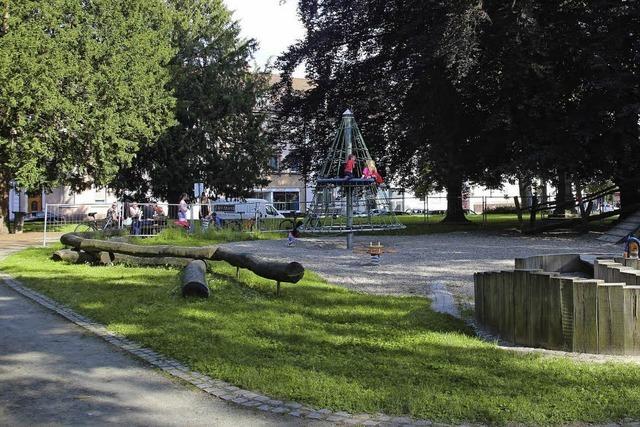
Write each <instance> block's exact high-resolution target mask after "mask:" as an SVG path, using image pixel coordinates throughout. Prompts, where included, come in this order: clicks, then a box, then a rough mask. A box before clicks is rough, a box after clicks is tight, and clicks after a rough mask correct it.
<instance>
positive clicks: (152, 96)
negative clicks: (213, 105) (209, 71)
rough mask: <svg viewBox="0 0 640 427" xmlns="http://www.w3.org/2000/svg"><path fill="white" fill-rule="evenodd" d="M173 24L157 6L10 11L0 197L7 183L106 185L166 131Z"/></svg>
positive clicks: (0, 46)
mask: <svg viewBox="0 0 640 427" xmlns="http://www.w3.org/2000/svg"><path fill="white" fill-rule="evenodd" d="M170 23H171V21H170V10H169V9H168V8H167V6H166V4H165V3H164V2H163V1H161V0H138V1H135V2H131V1H128V0H94V1H84V2H78V1H75V0H47V1H34V0H24V1H21V2H12V5H11V14H10V17H9V21H8V23H7V25H6V28H7V31H4V32H3V33H2V36H0V159H2V163H1V164H0V183H1V184H0V192H1V193H2V194H3V195H6V193H7V191H8V181H9V180H10V179H15V180H16V182H17V184H18V185H19V186H20V187H21V188H23V189H27V190H35V189H38V188H39V187H41V186H42V187H52V186H54V185H61V184H64V185H70V186H71V187H72V188H73V189H76V190H80V189H83V188H86V187H88V186H90V185H93V184H95V185H106V184H107V183H109V182H110V181H111V180H112V179H113V177H114V176H115V175H116V173H117V172H118V168H119V167H121V166H122V165H128V164H130V163H131V161H132V159H133V157H134V154H135V153H136V151H137V150H138V149H139V148H140V147H141V146H145V145H148V144H150V143H151V142H152V141H154V140H155V139H156V138H157V137H158V136H159V135H160V134H162V133H163V132H164V131H165V129H166V128H167V127H168V126H169V125H170V124H171V123H172V121H173V115H172V108H173V105H174V99H173V98H172V96H171V94H170V92H169V91H168V90H167V89H166V84H167V83H168V81H169V72H168V70H167V68H166V65H167V63H168V61H169V60H170V59H171V57H172V54H173V51H172V49H171V46H170V30H171V27H170ZM6 214H7V212H6V207H5V208H4V210H3V211H2V213H1V214H0V217H2V216H5V217H6ZM1 219H2V218H0V220H1Z"/></svg>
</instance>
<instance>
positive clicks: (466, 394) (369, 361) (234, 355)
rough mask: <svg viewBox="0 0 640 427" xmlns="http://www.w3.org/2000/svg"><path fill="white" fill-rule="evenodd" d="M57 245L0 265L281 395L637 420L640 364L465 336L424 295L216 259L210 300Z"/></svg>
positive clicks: (338, 402)
mask: <svg viewBox="0 0 640 427" xmlns="http://www.w3.org/2000/svg"><path fill="white" fill-rule="evenodd" d="M53 249H55V248H37V249H28V250H25V251H23V252H20V253H17V254H14V255H12V256H10V257H9V258H7V259H6V260H4V261H2V262H0V270H2V271H3V272H6V273H9V274H11V275H12V276H14V277H16V278H18V279H19V280H20V281H22V282H23V283H25V284H26V285H27V286H29V287H31V288H33V289H35V290H38V291H40V292H42V293H44V294H46V295H48V296H50V297H52V298H54V299H56V300H58V301H60V302H63V303H65V304H67V305H69V306H70V307H72V308H73V309H74V310H76V311H78V312H80V313H82V314H84V315H86V316H88V317H91V318H92V319H95V320H97V321H99V322H101V323H103V324H105V325H106V326H107V327H108V328H109V329H110V330H112V331H115V332H118V333H121V334H123V335H125V336H127V337H129V338H131V339H133V340H135V341H137V342H138V343H140V344H142V345H144V346H147V347H150V348H153V349H155V350H157V351H159V352H161V353H163V354H166V355H168V356H171V357H173V358H176V359H178V360H180V361H182V362H184V363H185V364H187V365H188V366H190V367H191V368H192V369H196V370H198V371H201V372H203V373H206V374H208V375H211V376H212V377H215V378H220V379H223V380H226V381H229V382H231V383H234V384H236V385H238V386H240V387H243V388H246V389H250V390H257V391H260V392H263V393H266V394H268V395H271V396H273V397H276V398H281V399H286V400H289V399H291V400H297V401H300V402H304V403H308V404H312V405H314V406H317V407H328V408H331V409H334V410H345V411H349V412H353V413H359V412H368V413H376V412H384V413H387V414H390V415H411V416H414V417H418V418H426V419H431V420H434V421H444V422H464V421H471V422H481V423H495V424H506V423H528V424H561V423H576V422H605V421H610V420H614V421H615V420H621V419H623V418H626V417H631V418H636V419H637V418H638V417H640V388H638V387H637V384H638V383H639V382H640V368H638V367H637V366H634V365H624V364H588V363H575V362H572V361H570V360H567V359H562V358H551V357H542V356H538V355H520V354H514V353H511V352H506V351H502V350H499V349H497V348H496V347H495V346H494V345H492V344H488V343H484V342H482V341H480V340H478V339H476V338H474V337H473V336H471V334H470V331H469V330H468V328H467V327H466V326H465V325H464V324H463V323H462V322H461V321H459V320H457V319H455V318H452V317H450V316H448V315H444V314H439V313H435V312H433V311H432V310H431V309H430V304H429V301H428V300H426V299H423V298H418V297H405V298H402V297H380V296H372V295H365V294H359V293H354V292H350V291H347V290H345V289H342V288H338V287H334V286H330V285H328V284H327V283H325V282H324V281H323V280H321V279H320V278H319V277H318V276H317V275H315V274H313V273H307V275H306V277H305V279H304V280H303V281H301V282H300V283H299V284H297V285H283V295H282V296H281V297H280V298H276V297H275V296H274V295H273V290H274V284H273V283H271V282H269V281H266V280H263V279H260V278H258V277H256V276H255V275H253V274H251V273H249V272H246V271H243V272H242V274H241V277H240V280H239V281H236V280H235V278H234V272H235V270H234V269H233V268H231V267H229V266H228V265H226V264H224V263H215V264H214V273H213V274H212V275H211V276H210V286H211V288H212V296H211V298H209V299H208V300H194V299H187V300H184V299H182V298H180V297H178V296H177V295H176V294H175V293H174V292H172V291H173V290H175V289H176V288H177V286H178V280H177V276H178V272H177V271H176V270H172V269H151V268H126V267H122V266H114V267H91V266H86V265H68V264H64V263H55V262H53V261H50V260H49V259H48V257H49V255H50V254H51V251H52V250H53Z"/></svg>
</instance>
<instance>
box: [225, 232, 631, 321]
mask: <svg viewBox="0 0 640 427" xmlns="http://www.w3.org/2000/svg"><path fill="white" fill-rule="evenodd" d="M596 237H597V236H596V235H555V236H551V237H547V236H545V237H540V236H522V235H519V234H509V233H478V232H456V233H446V234H428V235H420V236H380V237H371V236H356V237H355V245H354V246H355V250H354V251H347V250H346V245H345V238H344V237H331V238H323V239H316V238H309V239H299V240H298V242H297V243H296V245H295V246H294V247H287V246H286V244H285V242H284V240H261V241H249V242H238V243H231V244H229V245H228V246H230V247H233V248H237V249H241V250H243V251H245V252H251V253H256V254H259V255H261V256H264V257H267V258H273V259H281V260H282V259H286V260H290V261H298V262H300V263H302V265H304V266H305V268H307V269H309V270H313V271H315V272H317V273H319V274H320V275H321V276H323V277H324V278H326V279H327V280H328V281H330V282H331V283H335V284H337V285H341V286H345V287H347V288H350V289H354V290H356V291H360V292H368V293H372V294H392V295H421V296H427V297H430V298H432V299H433V300H434V304H433V306H434V309H436V310H439V311H444V312H448V313H450V314H453V315H459V311H458V305H459V304H454V302H453V300H454V298H455V300H456V301H457V302H458V303H462V304H469V303H471V302H472V300H473V273H474V272H476V271H492V270H503V269H513V266H514V258H516V257H526V256H531V255H541V254H557V253H615V254H622V247H621V246H615V245H610V244H605V243H602V242H599V241H597V240H596ZM371 241H373V242H378V241H380V242H381V243H382V244H383V245H384V246H385V249H387V250H388V251H389V252H388V253H385V254H384V255H383V257H382V261H381V263H380V265H379V266H373V265H371V261H370V256H369V255H368V254H367V253H366V249H365V248H366V246H367V245H368V244H369V242H371Z"/></svg>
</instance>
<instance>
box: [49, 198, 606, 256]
mask: <svg viewBox="0 0 640 427" xmlns="http://www.w3.org/2000/svg"><path fill="white" fill-rule="evenodd" d="M253 200H254V201H244V200H242V199H236V200H218V201H213V202H210V203H208V204H205V205H201V204H197V203H193V204H190V205H188V206H187V210H186V212H184V215H183V217H182V220H181V218H180V217H179V205H177V204H169V203H138V204H137V206H136V205H134V204H133V203H123V202H118V203H117V204H116V207H115V211H114V212H113V215H112V218H113V219H112V220H111V221H109V220H108V215H107V214H108V211H109V209H110V208H111V207H112V204H111V203H93V204H47V205H46V206H45V213H44V242H46V240H47V233H49V232H72V231H88V230H104V229H125V230H127V231H128V232H129V234H131V235H136V236H141V237H142V236H154V235H156V234H158V233H159V232H161V231H162V230H164V229H166V228H168V227H178V228H184V229H186V230H187V231H188V232H192V233H199V232H215V231H216V230H233V231H239V232H253V231H261V232H286V231H289V230H291V229H293V227H294V226H295V224H296V223H298V222H299V221H302V220H303V219H304V216H305V214H306V212H307V211H308V210H309V208H310V205H311V202H308V203H303V202H300V201H294V202H290V203H287V202H279V203H277V205H276V204H271V203H269V202H267V201H265V200H260V201H255V200H256V199H253ZM519 200H520V208H527V207H528V206H529V205H530V204H531V200H525V201H522V200H521V199H519ZM388 201H389V205H388V206H385V207H384V208H381V209H373V210H370V211H369V212H367V215H371V216H375V215H389V214H390V213H391V212H393V213H394V214H396V215H397V216H398V217H400V220H401V221H410V222H413V223H416V222H422V223H424V224H431V223H436V222H439V221H440V220H441V219H442V218H443V217H444V215H445V213H446V211H447V204H448V202H447V197H446V196H428V197H424V198H416V197H404V196H402V195H394V196H393V197H391V198H389V199H388ZM461 204H462V207H463V209H464V211H465V215H466V216H467V218H469V219H471V220H473V221H474V222H476V223H479V224H487V223H488V222H489V221H491V219H492V218H495V217H497V216H498V215H501V216H502V217H504V218H508V217H509V215H513V217H515V215H516V213H517V210H518V206H517V205H516V202H515V199H514V197H513V196H479V197H463V198H462V200H461ZM355 209H357V208H355ZM607 209H612V207H610V206H607V204H606V203H604V202H603V203H597V204H595V205H594V212H595V211H600V212H602V211H606V210H607ZM341 214H344V212H336V215H341ZM354 214H361V212H354ZM538 215H540V216H542V217H544V216H546V215H548V212H545V211H542V212H539V213H538ZM406 216H410V217H412V218H411V219H410V220H403V219H402V217H406ZM209 230H211V231H209ZM45 244H46V243H45Z"/></svg>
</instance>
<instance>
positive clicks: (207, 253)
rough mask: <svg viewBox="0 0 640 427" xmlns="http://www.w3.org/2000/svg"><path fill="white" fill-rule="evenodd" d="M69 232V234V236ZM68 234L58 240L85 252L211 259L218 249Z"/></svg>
mask: <svg viewBox="0 0 640 427" xmlns="http://www.w3.org/2000/svg"><path fill="white" fill-rule="evenodd" d="M69 234H71V236H69ZM69 234H65V235H63V236H62V237H61V238H60V241H61V242H62V243H63V244H65V245H69V246H72V247H74V248H76V249H81V250H83V251H86V252H100V251H105V252H112V253H120V254H125V255H133V256H139V257H158V256H160V257H165V256H168V257H177V258H192V259H211V258H212V257H213V254H214V253H215V251H216V249H218V247H217V246H195V247H191V246H170V245H156V246H143V245H134V244H131V243H125V242H110V241H108V240H98V239H91V238H85V237H83V236H80V235H78V234H77V233H69Z"/></svg>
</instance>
